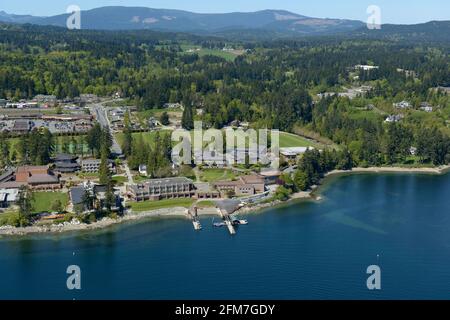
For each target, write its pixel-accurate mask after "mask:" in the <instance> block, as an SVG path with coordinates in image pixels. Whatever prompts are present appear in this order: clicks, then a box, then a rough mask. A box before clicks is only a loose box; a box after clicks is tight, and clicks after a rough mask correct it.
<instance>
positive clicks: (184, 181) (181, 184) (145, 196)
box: [127, 177, 195, 201]
mask: <svg viewBox="0 0 450 320" xmlns="http://www.w3.org/2000/svg"><path fill="white" fill-rule="evenodd" d="M127 193H128V196H129V197H130V198H131V199H132V200H133V201H146V200H152V201H155V200H161V199H172V198H191V197H193V196H194V195H195V188H194V183H193V181H192V180H191V179H188V178H186V177H175V178H164V179H152V180H148V181H146V182H144V183H139V184H134V185H129V186H128V187H127Z"/></svg>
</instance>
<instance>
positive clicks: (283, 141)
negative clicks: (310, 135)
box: [280, 132, 317, 148]
mask: <svg viewBox="0 0 450 320" xmlns="http://www.w3.org/2000/svg"><path fill="white" fill-rule="evenodd" d="M316 146H317V145H316V144H315V143H314V142H312V141H310V140H308V139H306V138H303V137H300V136H298V135H295V134H291V133H287V132H280V148H292V147H316Z"/></svg>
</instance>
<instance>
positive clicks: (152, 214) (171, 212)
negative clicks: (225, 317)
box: [0, 165, 450, 236]
mask: <svg viewBox="0 0 450 320" xmlns="http://www.w3.org/2000/svg"><path fill="white" fill-rule="evenodd" d="M448 171H450V165H447V166H442V167H438V168H401V167H370V168H354V169H352V170H349V171H345V170H334V171H331V172H329V173H327V174H326V175H325V178H327V177H331V176H335V175H342V174H357V173H359V174H364V173H423V174H437V175H440V174H444V173H446V172H448ZM318 189H319V186H314V187H313V188H312V190H310V191H307V192H298V193H295V194H293V195H291V198H290V199H288V200H286V201H279V200H276V201H271V202H266V203H260V204H256V205H249V206H246V207H242V208H241V209H239V210H238V211H236V214H241V215H247V214H251V213H255V212H258V211H261V210H264V209H268V208H272V207H274V206H279V205H285V204H288V203H289V202H292V201H295V200H301V199H315V200H320V199H321V197H320V196H318V197H315V196H314V193H315V192H316V191H317V190H318ZM199 215H204V216H207V215H208V216H209V215H214V212H213V211H212V210H200V211H199ZM156 217H179V218H183V217H187V209H186V208H182V207H174V208H165V209H158V210H153V211H148V212H139V213H128V214H125V215H124V216H123V217H120V218H117V219H111V218H103V219H102V220H100V221H97V222H94V223H92V224H84V223H80V222H79V221H76V220H74V221H72V222H65V223H61V224H57V225H47V226H30V227H24V228H16V227H12V226H2V227H0V236H24V235H29V234H42V233H64V232H74V231H89V230H98V229H103V228H107V227H110V226H113V225H117V224H120V223H123V222H128V221H137V220H142V219H145V218H156Z"/></svg>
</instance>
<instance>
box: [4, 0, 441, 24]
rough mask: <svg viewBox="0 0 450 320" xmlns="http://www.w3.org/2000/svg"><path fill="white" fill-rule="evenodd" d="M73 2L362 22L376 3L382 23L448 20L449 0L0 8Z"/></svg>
mask: <svg viewBox="0 0 450 320" xmlns="http://www.w3.org/2000/svg"><path fill="white" fill-rule="evenodd" d="M72 4H75V5H78V6H79V7H80V8H81V9H82V10H88V9H92V8H97V7H102V6H111V5H123V6H143V7H150V8H165V9H181V10H188V11H194V12H205V13H211V12H233V11H256V10H262V9H285V10H289V11H292V12H295V13H299V14H303V15H306V16H311V17H319V18H348V19H357V20H362V21H366V20H367V16H368V15H367V13H366V9H367V7H368V6H369V5H378V6H379V7H380V8H381V14H382V16H381V18H382V23H399V24H400V23H419V22H426V21H430V20H450V1H449V0H369V1H367V0H226V1H218V0H191V1H189V0H127V1H123V0H37V1H36V0H1V2H0V10H3V11H6V12H8V13H16V14H32V15H40V16H48V15H55V14H60V13H64V12H65V11H66V8H67V7H68V6H69V5H72Z"/></svg>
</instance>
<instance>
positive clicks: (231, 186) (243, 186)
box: [214, 174, 265, 198]
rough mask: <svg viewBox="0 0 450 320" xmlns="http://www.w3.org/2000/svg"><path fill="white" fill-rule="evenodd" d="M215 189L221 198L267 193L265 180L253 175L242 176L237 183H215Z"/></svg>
mask: <svg viewBox="0 0 450 320" xmlns="http://www.w3.org/2000/svg"><path fill="white" fill-rule="evenodd" d="M214 187H215V188H216V189H217V190H218V191H219V192H220V194H221V197H222V198H225V197H229V196H230V194H231V195H235V196H238V197H240V196H250V195H254V194H257V193H262V192H264V191H265V182H264V178H263V177H261V176H259V175H256V174H252V175H248V176H241V177H239V179H238V180H236V181H218V182H216V183H214Z"/></svg>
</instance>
